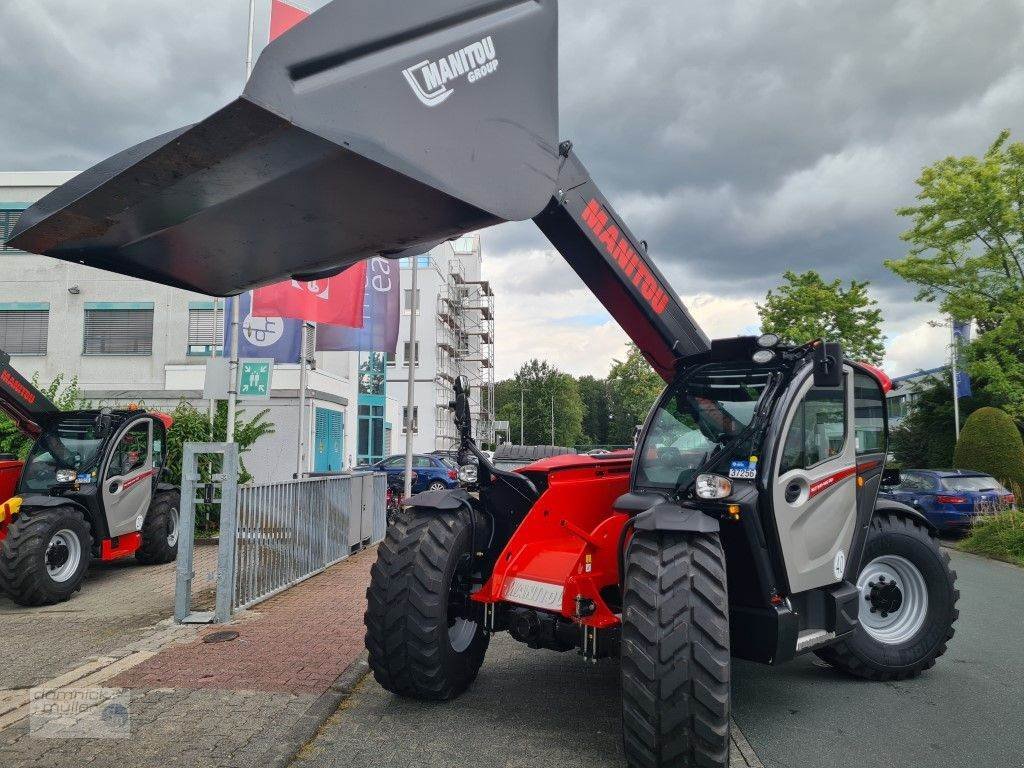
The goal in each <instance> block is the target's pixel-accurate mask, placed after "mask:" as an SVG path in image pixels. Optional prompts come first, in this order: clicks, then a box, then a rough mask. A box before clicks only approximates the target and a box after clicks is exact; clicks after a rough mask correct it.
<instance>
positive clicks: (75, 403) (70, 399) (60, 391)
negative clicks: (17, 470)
mask: <svg viewBox="0 0 1024 768" xmlns="http://www.w3.org/2000/svg"><path fill="white" fill-rule="evenodd" d="M32 384H33V386H35V387H36V388H37V389H39V390H41V391H42V392H43V394H45V395H46V396H47V397H48V398H50V400H51V401H53V404H54V405H56V406H57V407H58V408H59V409H60V410H62V411H74V410H77V409H82V408H89V407H90V403H89V401H87V400H86V399H85V398H84V397H83V396H82V390H81V389H79V387H78V377H77V376H72V377H71V378H65V377H64V374H62V373H60V374H57V376H56V377H55V378H54V379H53V381H51V382H50V383H49V384H48V385H47V386H45V387H41V386H40V385H39V374H38V373H35V374H33V375H32ZM31 447H32V438H30V437H28V435H26V434H25V433H24V432H22V431H21V430H20V429H18V427H17V426H16V425H15V423H14V422H13V421H11V420H10V419H9V418H8V417H7V416H6V415H5V414H3V413H0V453H9V454H13V455H15V456H17V457H18V458H19V459H24V458H25V457H26V456H28V452H29V449H30V448H31Z"/></svg>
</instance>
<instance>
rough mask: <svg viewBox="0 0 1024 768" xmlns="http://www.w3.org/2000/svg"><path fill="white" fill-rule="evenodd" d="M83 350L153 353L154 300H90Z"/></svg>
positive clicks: (123, 353)
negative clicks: (119, 301) (123, 302)
mask: <svg viewBox="0 0 1024 768" xmlns="http://www.w3.org/2000/svg"><path fill="white" fill-rule="evenodd" d="M82 354H83V355H151V354H153V304H152V303H151V302H150V303H131V304H128V303H125V304H121V303H117V302H101V303H96V304H86V305H85V342H84V345H83V348H82Z"/></svg>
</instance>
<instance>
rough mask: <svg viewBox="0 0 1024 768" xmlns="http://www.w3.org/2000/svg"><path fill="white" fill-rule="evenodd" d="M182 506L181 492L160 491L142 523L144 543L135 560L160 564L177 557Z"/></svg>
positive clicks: (150, 504) (148, 563) (136, 553)
mask: <svg viewBox="0 0 1024 768" xmlns="http://www.w3.org/2000/svg"><path fill="white" fill-rule="evenodd" d="M180 509H181V493H180V492H179V491H161V492H160V493H158V494H157V495H156V496H154V497H153V500H152V501H151V502H150V503H149V511H148V512H147V513H146V519H145V522H143V523H142V546H140V547H139V548H138V550H136V552H135V559H136V560H138V561H139V562H140V563H142V564H143V565H159V564H160V563H169V562H171V561H172V560H174V559H175V558H176V557H177V556H178V534H179V531H180V524H181V517H180V514H179V510H180Z"/></svg>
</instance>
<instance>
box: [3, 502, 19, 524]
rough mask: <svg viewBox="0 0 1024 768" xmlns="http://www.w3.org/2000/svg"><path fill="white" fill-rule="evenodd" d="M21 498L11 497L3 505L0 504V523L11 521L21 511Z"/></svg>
mask: <svg viewBox="0 0 1024 768" xmlns="http://www.w3.org/2000/svg"><path fill="white" fill-rule="evenodd" d="M21 501H22V499H21V496H12V497H11V498H9V499H8V500H7V501H5V502H4V503H3V504H0V523H2V522H3V521H4V520H13V519H14V516H15V515H16V514H18V510H19V509H21Z"/></svg>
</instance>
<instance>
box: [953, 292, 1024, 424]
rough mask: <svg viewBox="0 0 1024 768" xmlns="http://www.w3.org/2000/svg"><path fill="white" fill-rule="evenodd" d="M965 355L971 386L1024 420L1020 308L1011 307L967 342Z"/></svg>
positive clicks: (1023, 344) (1023, 326) (1023, 313)
mask: <svg viewBox="0 0 1024 768" xmlns="http://www.w3.org/2000/svg"><path fill="white" fill-rule="evenodd" d="M966 358H967V364H966V368H967V372H968V373H969V374H970V375H971V380H972V381H971V383H972V389H974V390H978V391H980V392H983V393H984V394H985V397H986V399H987V400H988V401H989V404H991V405H996V406H999V407H1000V408H1002V409H1003V410H1005V411H1006V412H1007V413H1009V414H1010V415H1011V416H1013V417H1014V418H1015V419H1016V420H1017V421H1018V422H1021V423H1024V308H1022V307H1013V308H1012V309H1010V310H1009V311H1008V312H1007V313H1006V314H1005V315H1004V316H1003V318H1002V321H1001V322H1000V323H999V325H997V326H995V327H994V328H992V329H990V330H988V331H986V332H985V333H983V334H982V335H981V337H980V338H978V339H977V340H975V341H974V342H972V343H971V344H970V345H968V347H967V350H966Z"/></svg>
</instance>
